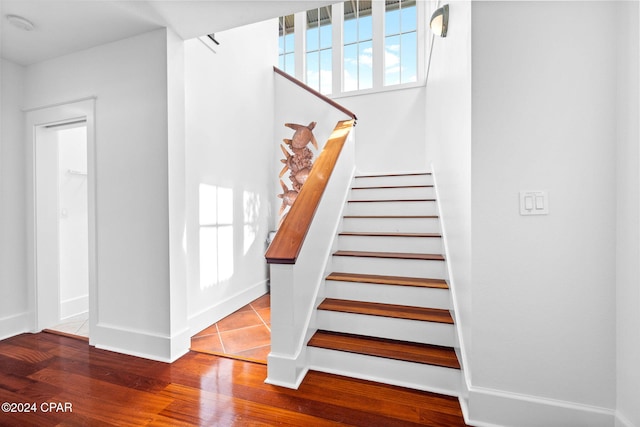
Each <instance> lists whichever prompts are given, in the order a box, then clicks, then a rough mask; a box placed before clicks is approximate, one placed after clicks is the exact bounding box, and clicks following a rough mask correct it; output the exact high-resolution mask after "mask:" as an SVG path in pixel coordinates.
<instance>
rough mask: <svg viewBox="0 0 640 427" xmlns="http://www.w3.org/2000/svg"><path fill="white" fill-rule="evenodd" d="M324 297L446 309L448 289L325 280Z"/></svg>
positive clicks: (447, 305)
mask: <svg viewBox="0 0 640 427" xmlns="http://www.w3.org/2000/svg"><path fill="white" fill-rule="evenodd" d="M325 297H326V298H335V299H344V300H351V301H365V302H380V303H385V304H398V305H410V306H416V307H426V308H442V309H446V310H448V309H449V307H450V298H449V290H448V289H438V288H424V287H419V286H398V285H381V284H377V283H359V282H342V281H336V280H327V281H325Z"/></svg>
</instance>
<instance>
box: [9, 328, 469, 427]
mask: <svg viewBox="0 0 640 427" xmlns="http://www.w3.org/2000/svg"><path fill="white" fill-rule="evenodd" d="M266 374H267V370H266V367H265V366H263V365H260V364H256V363H250V362H243V361H238V360H233V359H228V358H222V357H217V356H213V355H207V354H202V353H195V352H189V353H188V354H187V355H185V356H184V357H182V358H181V359H179V360H178V361H176V362H174V363H172V364H167V363H162V362H154V361H149V360H146V359H141V358H137V357H132V356H126V355H121V354H117V353H113V352H109V351H105V350H99V349H96V348H94V347H90V346H89V345H88V344H87V343H86V342H83V341H80V340H77V339H73V338H68V337H64V336H58V335H53V334H48V333H39V334H23V335H19V336H16V337H13V338H9V339H6V340H3V341H0V404H2V403H4V402H7V403H9V404H11V403H14V404H15V405H14V409H22V410H24V409H26V408H28V409H31V410H34V411H32V412H30V413H24V412H23V413H14V412H4V410H5V409H6V405H3V406H2V408H3V412H0V425H2V426H39V427H40V426H54V425H55V426H57V425H64V426H67V425H69V426H76V425H89V426H109V425H118V426H137V425H149V426H192V425H203V426H204V425H206V426H273V425H281V426H325V425H335V424H338V423H339V424H343V425H352V426H411V425H422V426H442V427H454V426H464V425H465V424H464V422H463V419H462V415H461V411H460V405H459V403H458V400H457V399H456V398H452V397H447V396H440V395H436V394H431V393H425V392H420V391H415V390H410V389H404V388H401V387H394V386H387V385H382V384H377V383H372V382H368V381H361V380H354V379H350V378H345V377H340V376H335V375H330V374H325V373H318V372H310V373H309V374H308V375H307V377H306V379H305V380H304V382H303V383H302V385H301V386H300V388H299V389H298V390H289V389H285V388H280V387H275V386H272V385H269V384H265V383H264V379H265V377H266ZM25 404H28V406H26V405H25ZM21 405H22V406H21ZM10 406H11V405H10ZM9 409H11V407H9Z"/></svg>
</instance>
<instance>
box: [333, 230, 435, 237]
mask: <svg viewBox="0 0 640 427" xmlns="http://www.w3.org/2000/svg"><path fill="white" fill-rule="evenodd" d="M338 234H339V235H340V236H372V237H442V234H439V233H397V232H393V233H392V232H378V231H342V232H340V233H338Z"/></svg>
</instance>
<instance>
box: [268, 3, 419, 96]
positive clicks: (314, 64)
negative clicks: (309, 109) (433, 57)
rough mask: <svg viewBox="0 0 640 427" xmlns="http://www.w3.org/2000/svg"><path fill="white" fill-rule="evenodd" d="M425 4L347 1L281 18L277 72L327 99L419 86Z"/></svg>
mask: <svg viewBox="0 0 640 427" xmlns="http://www.w3.org/2000/svg"><path fill="white" fill-rule="evenodd" d="M431 3H432V2H424V1H417V0H385V1H372V0H349V1H344V2H339V3H335V4H333V5H331V6H326V7H322V8H319V9H310V10H307V11H304V12H297V13H295V14H294V15H289V16H286V17H281V18H280V19H279V22H280V69H282V70H283V71H285V72H287V73H289V74H291V75H292V76H294V77H296V78H298V79H300V80H303V81H305V82H306V83H307V84H308V85H309V86H311V87H312V88H314V89H316V90H317V91H319V92H321V93H323V94H332V95H333V96H340V95H341V94H343V93H352V92H355V91H367V92H372V91H378V90H385V89H386V88H392V87H393V86H396V85H409V86H410V85H415V84H419V83H420V82H421V80H422V79H424V74H425V65H426V61H425V55H426V52H427V51H428V48H427V43H428V39H427V37H426V36H427V34H428V33H427V21H428V19H427V16H426V14H427V9H428V8H429V7H430V5H431ZM294 20H295V21H296V29H297V31H298V33H296V35H295V36H294V28H293V27H294ZM294 45H295V47H294ZM294 51H295V52H298V53H297V54H296V55H295V57H294V53H293V52H294Z"/></svg>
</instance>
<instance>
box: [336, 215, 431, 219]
mask: <svg viewBox="0 0 640 427" xmlns="http://www.w3.org/2000/svg"><path fill="white" fill-rule="evenodd" d="M343 218H374V219H415V218H418V219H425V218H426V219H434V218H438V215H345V216H344V217H343Z"/></svg>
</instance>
